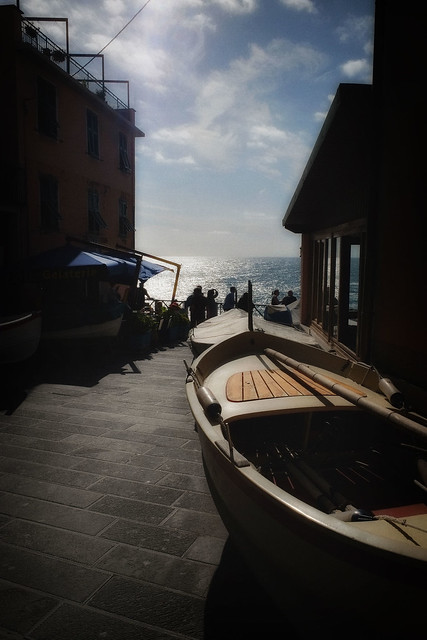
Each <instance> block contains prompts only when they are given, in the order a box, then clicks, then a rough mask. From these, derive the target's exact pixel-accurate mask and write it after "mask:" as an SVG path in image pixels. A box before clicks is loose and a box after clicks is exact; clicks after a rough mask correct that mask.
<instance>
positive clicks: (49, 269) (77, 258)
mask: <svg viewBox="0 0 427 640" xmlns="http://www.w3.org/2000/svg"><path fill="white" fill-rule="evenodd" d="M138 264H139V272H138V273H137V268H138ZM25 269H26V270H27V271H29V275H30V277H31V278H36V279H38V280H44V281H46V280H69V279H71V278H82V279H84V278H96V279H98V280H114V281H116V282H118V283H120V284H134V283H135V281H136V280H137V279H138V280H148V279H149V278H152V277H153V276H155V275H157V274H158V273H161V272H162V271H165V269H167V267H164V266H162V265H160V264H155V263H154V262H149V261H148V260H144V259H142V260H140V259H138V258H137V257H135V256H133V255H130V254H129V255H126V256H124V255H123V253H121V255H119V254H116V255H115V252H114V250H111V254H107V253H104V252H102V253H100V252H98V251H87V250H84V249H81V248H79V247H75V246H73V245H71V244H67V245H64V246H62V247H57V248H55V249H50V250H49V251H45V252H43V253H39V254H38V255H36V256H33V257H31V258H29V260H28V261H27V263H26V264H25Z"/></svg>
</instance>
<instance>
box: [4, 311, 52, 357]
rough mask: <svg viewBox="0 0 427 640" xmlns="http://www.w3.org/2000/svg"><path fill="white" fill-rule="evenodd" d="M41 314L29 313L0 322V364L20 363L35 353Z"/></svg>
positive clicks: (39, 333) (9, 317)
mask: <svg viewBox="0 0 427 640" xmlns="http://www.w3.org/2000/svg"><path fill="white" fill-rule="evenodd" d="M41 323H42V318H41V313H40V312H30V313H23V314H19V315H15V316H8V317H3V318H1V320H0V362H2V363H14V362H22V361H24V360H27V359H28V358H30V357H31V356H32V355H33V354H34V353H35V352H36V351H37V348H38V346H39V342H40V335H41Z"/></svg>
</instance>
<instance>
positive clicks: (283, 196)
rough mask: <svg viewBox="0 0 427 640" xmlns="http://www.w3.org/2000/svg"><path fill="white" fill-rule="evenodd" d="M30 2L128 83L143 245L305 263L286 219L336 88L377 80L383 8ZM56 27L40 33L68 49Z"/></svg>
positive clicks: (75, 45) (28, 12) (338, 2)
mask: <svg viewBox="0 0 427 640" xmlns="http://www.w3.org/2000/svg"><path fill="white" fill-rule="evenodd" d="M0 4H15V2H14V1H13V0H0ZM19 7H20V9H21V11H22V12H23V13H24V16H25V17H29V16H45V17H61V18H65V17H66V18H68V21H69V40H70V51H71V52H74V53H88V54H95V53H99V52H100V51H102V53H103V54H104V65H105V78H106V79H107V80H108V79H114V80H118V79H120V80H129V83H130V106H131V107H132V108H133V109H135V111H136V125H137V127H138V128H140V129H141V130H142V131H144V133H145V137H144V138H137V139H136V175H135V178H136V223H135V226H136V248H137V249H138V250H140V251H144V252H146V253H149V254H153V255H157V256H164V257H166V256H186V255H187V256H191V255H195V256H196V255H197V256H201V255H205V256H224V257H233V256H242V257H248V256H251V257H257V256H265V257H268V256H272V257H273V256H283V257H292V256H298V255H299V248H300V236H299V235H298V234H293V233H291V232H289V231H287V230H285V229H284V227H283V225H282V220H283V216H284V215H285V213H286V210H287V207H288V205H289V202H290V200H291V199H292V196H293V194H294V191H295V189H296V187H297V185H298V182H299V180H300V177H301V174H302V172H303V170H304V167H305V165H306V163H307V160H308V158H309V155H310V153H311V150H312V148H313V146H314V143H315V142H316V139H317V137H318V134H319V132H320V129H321V126H322V124H323V121H324V118H325V116H326V114H327V112H328V109H329V107H330V104H331V101H332V99H333V97H334V94H335V92H336V90H337V88H338V85H339V84H340V83H343V82H345V83H363V84H366V83H371V80H372V56H373V26H374V0H148V2H147V0H72V1H71V0H20V2H19ZM128 23H129V24H128ZM59 25H60V23H40V25H39V26H40V28H41V30H42V31H43V32H45V33H47V34H48V35H51V37H52V36H53V37H52V39H53V40H54V41H55V42H57V43H58V44H59V45H61V42H63V41H64V38H63V33H64V30H63V26H59ZM126 25H127V26H126ZM124 27H125V28H124ZM120 31H121V33H120ZM116 36H117V37H116ZM98 60H99V59H98ZM98 60H97V59H95V60H94V62H93V63H91V64H93V65H95V64H98ZM88 70H89V71H91V73H93V75H97V73H96V67H94V68H93V69H92V67H88ZM98 75H99V74H98ZM111 89H112V90H113V92H114V91H115V88H114V86H112V87H111Z"/></svg>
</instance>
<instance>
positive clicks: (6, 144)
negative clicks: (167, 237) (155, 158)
mask: <svg viewBox="0 0 427 640" xmlns="http://www.w3.org/2000/svg"><path fill="white" fill-rule="evenodd" d="M0 18H1V19H0V33H1V37H0V57H1V60H2V78H3V79H2V85H3V86H2V88H3V100H2V113H3V117H2V120H1V123H0V128H1V139H2V143H3V144H2V148H3V153H2V159H1V167H0V169H1V171H0V185H1V188H0V216H1V221H2V234H1V240H0V265H1V266H2V267H5V268H7V267H9V266H10V265H11V264H13V263H14V262H16V261H19V260H22V259H25V258H27V257H29V256H33V255H36V254H38V253H40V252H43V251H45V250H47V249H50V248H53V247H59V246H61V245H63V244H65V242H66V239H67V237H70V236H72V237H77V238H79V239H80V240H82V241H84V242H96V243H99V244H102V245H108V246H110V247H116V245H121V246H124V247H126V248H129V249H134V246H135V170H134V168H135V139H136V138H138V137H142V136H144V133H143V132H142V131H141V130H140V129H138V128H137V127H136V125H135V112H134V110H133V109H131V108H130V107H129V104H128V100H127V99H126V97H124V98H120V97H118V96H117V95H115V94H114V93H113V92H112V90H111V87H112V86H113V85H111V84H110V83H109V82H108V80H106V79H105V78H104V77H94V76H92V75H91V74H90V73H88V71H87V68H86V66H85V65H86V63H87V62H88V57H86V58H81V57H79V56H77V54H74V57H71V56H70V55H69V53H68V51H69V43H68V22H67V20H66V19H62V18H61V19H55V18H49V19H45V20H50V21H53V20H57V21H58V22H59V23H62V25H63V26H64V28H65V31H66V46H65V48H60V47H58V46H57V45H56V44H55V43H54V42H52V41H51V40H50V39H49V38H48V37H47V36H45V35H44V33H43V30H42V26H43V20H41V19H35V18H33V19H31V18H25V17H24V16H23V14H22V12H21V11H20V10H19V8H18V7H16V6H14V5H7V6H2V7H0ZM40 25H41V26H40ZM101 57H102V56H101ZM98 66H99V65H98ZM102 67H103V65H102ZM115 86H117V87H118V89H119V90H120V92H121V93H124V91H123V89H124V90H125V89H126V87H127V84H126V83H125V82H124V83H122V84H116V85H115Z"/></svg>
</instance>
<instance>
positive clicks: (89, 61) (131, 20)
mask: <svg viewBox="0 0 427 640" xmlns="http://www.w3.org/2000/svg"><path fill="white" fill-rule="evenodd" d="M149 2H151V0H147V1H146V2H145V4H143V5H142V7H141V8H140V9H139V10H138V11H137V12H136V13H135V15H134V16H133V17H132V18H131V19H130V20H129V22H127V23H126V24H125V26H124V27H122V28H121V29H120V31H119V32H118V33H116V35H115V36H114V38H111V40H110V41H109V42H107V44H106V45H105V46H104V47H102V49H101V50H100V51H98V53H97V54H96V55H94V56H92V58H91V59H90V60H88V61H87V62H86V64H85V65H84V66H83V67H81V69H84V68H85V67H87V65H88V64H90V63H91V62H92V60H95V58H97V57H98V56H100V55H101V53H102V52H103V51H105V49H106V48H107V47H108V46H109V45H110V44H111V43H112V42H114V40H115V39H116V38H118V37H119V35H120V34H121V33H123V31H124V30H125V29H126V27H128V26H129V25H130V23H131V22H133V20H135V18H136V17H137V16H138V15H139V14H140V13H141V11H142V10H143V9H145V7H146V6H147V4H148V3H149ZM81 69H79V70H78V71H80V70H81ZM78 71H76V73H78ZM74 75H76V74H74Z"/></svg>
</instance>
